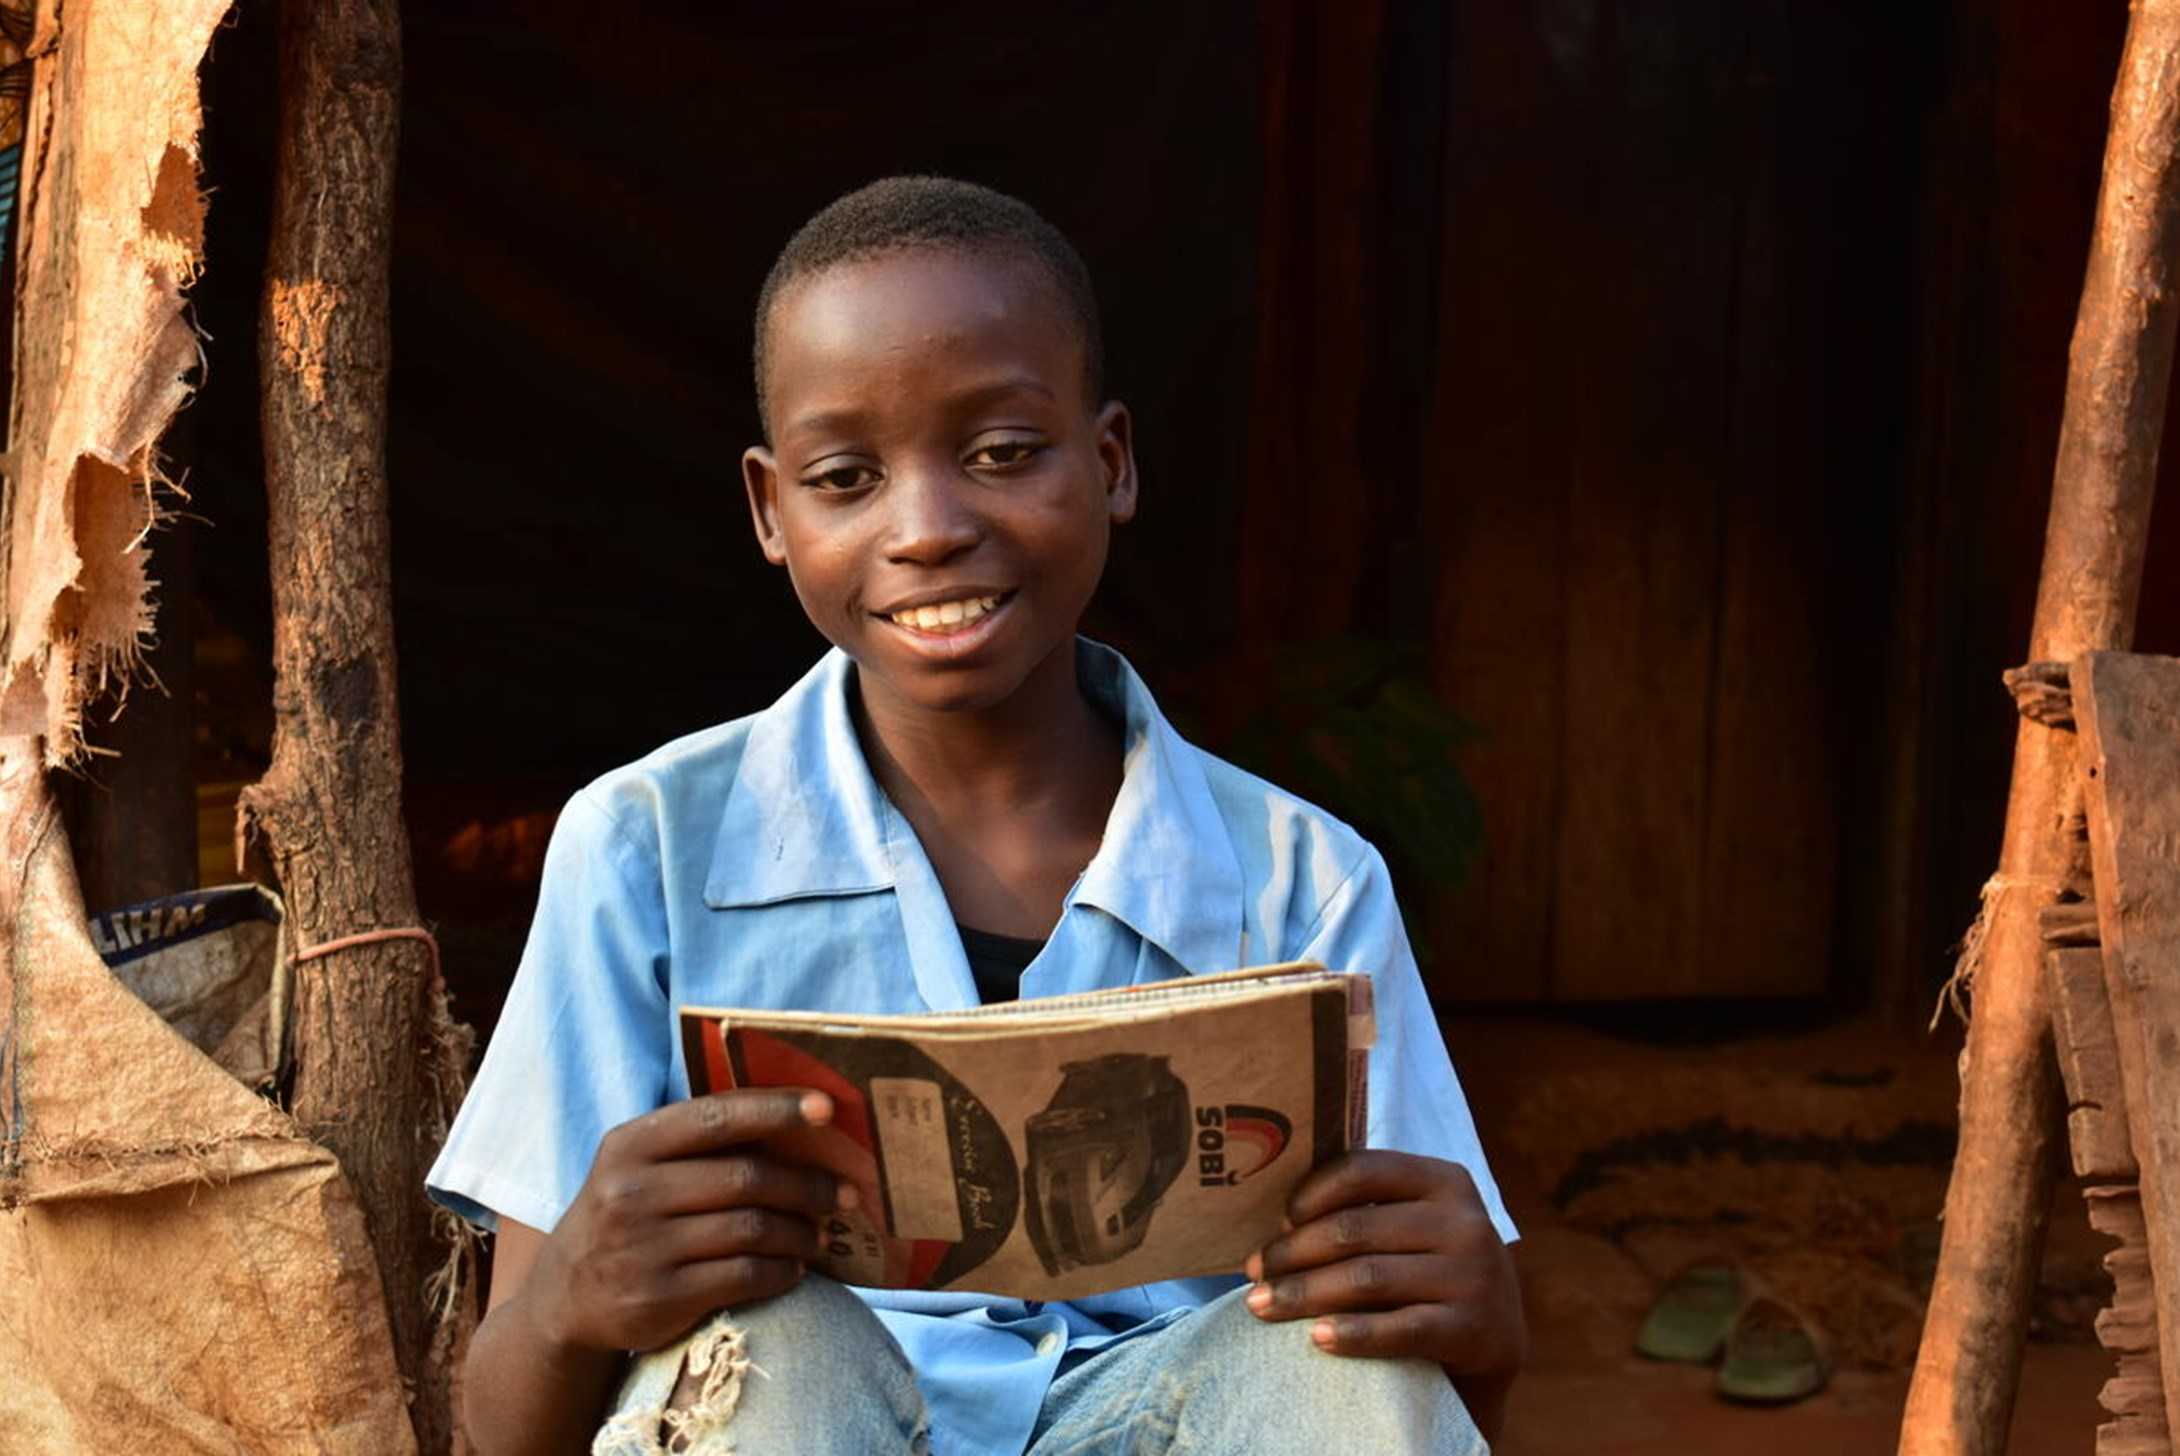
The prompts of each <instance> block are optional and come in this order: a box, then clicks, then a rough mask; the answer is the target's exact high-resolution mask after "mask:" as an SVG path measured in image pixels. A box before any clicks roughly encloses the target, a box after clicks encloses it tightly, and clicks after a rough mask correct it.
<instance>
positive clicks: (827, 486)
mask: <svg viewBox="0 0 2180 1456" xmlns="http://www.w3.org/2000/svg"><path fill="white" fill-rule="evenodd" d="M802 483H803V485H804V486H805V487H806V488H807V489H810V490H821V491H827V492H830V493H833V494H840V493H843V492H846V491H852V490H862V489H864V488H865V487H867V486H872V485H876V484H877V483H878V472H877V471H875V470H873V469H871V467H869V466H868V465H834V466H830V467H828V468H826V469H824V470H816V471H812V472H811V473H810V474H808V475H805V476H803V477H802Z"/></svg>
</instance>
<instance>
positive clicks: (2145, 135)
mask: <svg viewBox="0 0 2180 1456" xmlns="http://www.w3.org/2000/svg"><path fill="white" fill-rule="evenodd" d="M2176 257H2180V0H2135V5H2134V11H2133V17H2132V19H2131V21H2130V23H2129V25H2128V29H2127V42H2126V47H2125V50H2124V51H2123V53H2122V55H2121V59H2120V70H2119V80H2118V84H2117V86H2116V87H2115V88H2114V92H2113V97H2112V128H2111V133H2110V137H2109V139H2108V141H2107V143H2106V147H2105V160H2104V180H2103V185H2102V188H2101V190H2100V192H2099V194H2098V198H2097V218H2096V231H2095V234H2094V236H2093V238H2092V241H2091V244H2090V253H2089V268H2088V273H2087V276H2086V277H2085V278H2084V280H2083V284H2082V301H2081V309H2080V312H2079V313H2078V315H2077V316H2076V321H2075V328H2074V343H2073V349H2072V353H2071V358H2070V362H2069V367H2068V371H2067V389H2066V407H2065V414H2064V417H2063V420H2062V423H2061V426H2060V433H2059V455H2058V462H2057V466H2056V468H2055V470H2054V472H2053V479H2052V499H2051V516H2050V519H2049V522H2048V524H2047V525H2046V528H2045V539H2044V565H2043V573H2042V577H2041V579H2040V582H2039V586H2038V591H2037V601H2036V616H2035V623H2034V627H2033V629H2032V631H2031V635H2030V644H2029V655H2030V659H2031V660H2032V661H2035V662H2071V661H2073V660H2074V659H2075V658H2077V657H2079V656H2080V655H2081V654H2082V653H2084V652H2090V651H2096V650H2100V649H2124V648H2126V647H2127V646H2128V644H2129V642H2130V641H2131V639H2132V638H2133V635H2134V620H2135V607H2136V602H2137V599H2138V597H2139V596H2140V593H2141V586H2142V565H2143V554H2144V549H2145V546H2146V542H2147V538H2148V529H2149V516H2150V502H2151V496H2152V492H2153V489H2154V486H2155V482H2156V476H2157V454H2158V446H2159V442H2160V439H2161V436H2162V434H2163V430H2164V405H2165V397H2166V390H2167V388H2168V386H2169V384H2170V381H2171V375H2172V353H2173V330H2174V322H2175V319H2176V317H2180V298H2176V296H2175V294H2174V291H2173V284H2174V279H2173V270H2174V267H2175V262H2176ZM2074 757H2075V737H2074V734H2073V733H2072V732H2071V731H2070V730H2068V729H2065V728H2059V727H2050V726H2046V725H2044V724H2042V723H2038V722H2035V721H2033V720H2031V719H2029V718H2027V717H2023V718H2022V720H2021V723H2020V727H2019V729H2018V732H2017V736H2016V738H2015V745H2014V771H2013V784H2012V789H2011V792H2010V795H2009V798H2008V801H2007V810H2006V832H2005V839H2004V843H2003V846H2002V847H2001V849H2000V851H1999V864H1998V874H1997V876H1996V877H1995V878H1994V879H1993V881H1992V885H1991V889H1990V891H1989V894H1988V897H1987V902H1986V907H1985V917H1984V921H1983V926H1982V931H1983V933H1982V935H1981V955H1980V963H1979V964H1978V965H1977V966H1976V967H1975V968H1974V969H1975V979H1974V986H1973V994H1974V1016H1973V1019H1972V1020H1971V1021H1970V1023H1969V1030H1968V1049H1967V1054H1966V1059H1965V1066H1964V1071H1963V1082H1962V1089H1961V1131H1960V1152H1959V1156H1958V1158H1957V1159H1956V1161H1955V1163H1954V1168H1953V1180H1952V1185H1951V1187H1950V1189H1949V1190H1948V1192H1947V1195H1946V1210H1945V1241H1944V1244H1943V1247H1942V1249H1941V1251H1940V1254H1939V1260H1938V1271H1937V1279H1936V1283H1935V1285H1934V1287H1933V1289H1932V1291H1931V1300H1930V1313H1929V1316H1928V1319H1927V1321H1926V1322H1925V1324H1924V1327H1923V1343H1922V1350H1921V1353H1920V1355H1919V1356H1918V1358H1917V1360H1916V1366H1915V1378H1914V1382H1913V1384H1912V1385H1911V1386H1910V1387H1909V1391H1908V1404H1907V1412H1906V1416H1905V1419H1904V1421H1903V1424H1902V1428H1901V1436H1900V1451H1901V1452H1902V1456H1938V1453H1955V1452H1959V1453H1975V1456H1998V1453H2000V1452H2002V1451H2003V1450H2004V1449H2005V1445H2006V1436H2007V1431H2008V1428H2009V1426H2010V1424H2011V1419H2012V1412H2013V1402H2014V1393H2015V1389H2016V1386H2017V1384H2018V1382H2019V1378H2020V1372H2021V1344H2022V1339H2023V1336H2024V1334H2025V1332H2026V1329H2027V1324H2028V1310H2029V1299H2030V1296H2031V1295H2032V1293H2033V1292H2034V1286H2035V1276H2036V1267H2037V1260H2038V1256H2039V1253H2040V1251H2041V1246H2042V1240H2043V1223H2044V1208H2045V1205H2046V1202H2047V1201H2048V1195H2049V1192H2050V1180H2051V1174H2052V1168H2053V1152H2054V1134H2055V1132H2056V1130H2057V1128H2058V1125H2059V1124H2058V1099H2057V1077H2056V1066H2055V1063H2054V1060H2053V1052H2052V1040H2051V1011H2050V1005H2049V1002H2048V1000H2047V995H2046V989H2045V979H2044V975H2043V951H2044V947H2043V943H2042V941H2041V939H2040V937H2039V935H2038V933H2037V917H2038V914H2039V913H2040V912H2041V911H2042V910H2043V909H2044V908H2045V907H2046V906H2048V905H2050V904H2051V903H2052V901H2053V900H2054V899H2055V898H2056V896H2057V894H2058V891H2059V886H2060V881H2061V878H2062V877H2063V875H2064V874H2065V871H2066V863H2067V855H2068V847H2067V844H2066V841H2065V835H2064V830H2063V828H2062V825H2063V821H2064V820H2065V819H2066V817H2067V816H2068V814H2069V813H2070V812H2072V811H2073V810H2074V809H2076V808H2078V807H2079V804H2078V799H2079V790H2078V788H2077V787H2076V785H2075V777H2074ZM1971 943H1972V944H1973V943H1974V941H1973V938H1972V942H1971ZM1964 959H1965V960H1971V961H1973V960H1977V959H1978V957H1977V956H1976V954H1975V952H1974V951H1973V950H1972V951H1971V952H1970V954H1969V956H1967V957H1965V958H1964Z"/></svg>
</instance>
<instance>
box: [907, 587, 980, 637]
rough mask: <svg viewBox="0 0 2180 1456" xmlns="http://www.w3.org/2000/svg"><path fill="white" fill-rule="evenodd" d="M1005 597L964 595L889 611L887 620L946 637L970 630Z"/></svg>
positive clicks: (915, 630) (911, 629) (916, 630)
mask: <svg viewBox="0 0 2180 1456" xmlns="http://www.w3.org/2000/svg"><path fill="white" fill-rule="evenodd" d="M1004 599H1005V594H1004V593H1002V594H1001V595H999V596H989V597H962V598H960V599H959V600H957V601H951V602H933V603H931V604H930V605H928V606H921V607H904V608H902V609H901V610H900V611H898V612H888V613H887V614H886V620H888V621H890V622H892V623H893V624H894V625H896V626H900V627H906V628H908V629H909V630H910V631H912V632H929V633H933V634H935V635H937V636H941V637H945V636H950V635H952V634H953V633H956V632H961V631H966V630H967V629H968V628H970V627H972V626H974V625H975V624H976V622H977V621H978V619H979V618H981V617H983V616H984V615H985V614H986V613H988V612H990V611H991V610H992V609H993V608H994V607H996V606H998V605H999V604H1000V602H1001V601H1003V600H1004Z"/></svg>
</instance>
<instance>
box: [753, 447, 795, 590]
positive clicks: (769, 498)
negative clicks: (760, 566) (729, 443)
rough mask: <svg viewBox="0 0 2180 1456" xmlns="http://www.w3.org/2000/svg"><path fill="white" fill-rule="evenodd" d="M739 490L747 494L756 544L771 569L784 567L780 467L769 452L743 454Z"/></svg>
mask: <svg viewBox="0 0 2180 1456" xmlns="http://www.w3.org/2000/svg"><path fill="white" fill-rule="evenodd" d="M742 486H743V488H744V489H745V490H747V491H748V492H749V519H750V524H751V525H753V526H755V527H756V528H757V544H758V545H759V546H761V547H763V548H764V553H765V560H767V561H769V562H771V563H772V564H773V565H774V566H785V565H786V564H787V539H786V536H785V534H784V533H783V532H782V531H781V530H780V465H779V462H778V461H777V460H775V459H774V458H773V456H772V452H771V451H770V450H767V449H766V448H765V447H764V446H762V445H752V446H750V447H749V448H748V449H747V450H744V451H743V452H742Z"/></svg>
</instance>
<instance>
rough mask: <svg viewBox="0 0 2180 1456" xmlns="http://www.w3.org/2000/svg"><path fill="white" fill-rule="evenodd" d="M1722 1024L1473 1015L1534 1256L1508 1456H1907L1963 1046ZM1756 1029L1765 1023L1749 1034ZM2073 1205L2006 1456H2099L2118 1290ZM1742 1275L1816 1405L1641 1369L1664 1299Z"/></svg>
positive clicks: (1480, 1076)
mask: <svg viewBox="0 0 2180 1456" xmlns="http://www.w3.org/2000/svg"><path fill="white" fill-rule="evenodd" d="M1769 1019H1770V1020H1771V1021H1772V1022H1773V1023H1774V1024H1773V1026H1772V1027H1771V1028H1770V1029H1766V1028H1765V1027H1764V1026H1763V1025H1762V1024H1761V1021H1762V1018H1752V1017H1750V1016H1749V1015H1748V1014H1746V1013H1745V1012H1744V1013H1741V1014H1739V1015H1736V1014H1732V1013H1719V1012H1717V1011H1715V1010H1714V1011H1711V1012H1704V1011H1700V1010H1698V1011H1688V1010H1685V1009H1684V1010H1680V1011H1672V1010H1666V1011H1659V1012H1654V1013H1646V1012H1634V1013H1629V1014H1628V1015H1625V1016H1612V1015H1596V1016H1591V1017H1589V1018H1587V1019H1586V1024H1583V1023H1577V1022H1574V1021H1569V1020H1559V1019H1548V1018H1543V1017H1537V1016H1530V1015H1507V1014H1500V1013H1489V1012H1483V1013H1479V1012H1466V1013H1457V1014H1455V1015H1452V1016H1450V1017H1448V1018H1447V1024H1446V1031H1447V1039H1448V1041H1449V1043H1450V1044H1451V1045H1452V1047H1453V1052H1454V1060H1455V1063H1456V1065H1457V1066H1458V1067H1459V1068H1460V1071H1461V1075H1462V1079H1463V1081H1464V1083H1465V1084H1466V1087H1467V1090H1468V1093H1469V1097H1470V1101H1471V1103H1472V1104H1473V1106H1474V1108H1475V1110H1476V1114H1477V1121H1478V1124H1479V1126H1480V1127H1481V1129H1482V1131H1483V1136H1484V1141H1485V1145H1486V1147H1487V1149H1488V1150H1489V1151H1490V1154H1491V1157H1492V1164H1493V1168H1494V1170H1495V1171H1496V1172H1497V1174H1498V1177H1499V1180H1500V1183H1501V1186H1502V1188H1503V1190H1504V1192H1505V1194H1506V1196H1507V1200H1508V1204H1509V1207H1510V1209H1511V1211H1512V1212H1513V1215H1514V1217H1515V1219H1516V1221H1517V1222H1518V1223H1519V1224H1520V1225H1521V1227H1522V1231H1523V1235H1524V1237H1523V1241H1522V1243H1521V1244H1520V1245H1518V1246H1517V1251H1516V1254H1517V1262H1518V1264H1519V1265H1520V1268H1521V1271H1522V1279H1523V1287H1524V1295H1525V1298H1526V1301H1527V1304H1528V1309H1529V1320H1530V1329H1531V1335H1532V1339H1533V1346H1534V1348H1533V1353H1532V1357H1531V1361H1530V1365H1529V1369H1528V1371H1527V1373H1526V1374H1525V1375H1524V1377H1523V1379H1522V1381H1521V1383H1520V1384H1519V1385H1518V1386H1517V1387H1516V1388H1515V1393H1514V1398H1513V1403H1512V1406H1511V1409H1510V1412H1509V1417H1508V1428H1507V1432H1506V1435H1505V1438H1504V1439H1503V1441H1502V1442H1501V1445H1500V1447H1499V1450H1500V1453H1501V1456H1562V1453H1575V1452H1581V1453H1585V1456H1704V1453H1713V1452H1717V1453H1743V1452H1752V1451H1761V1452H1762V1453H1764V1456H1819V1453H1822V1456H1841V1453H1848V1456H1852V1453H1862V1452H1873V1453H1876V1452H1890V1451H1892V1450H1894V1448H1895V1446H1896V1444H1897V1442H1898V1439H1899V1429H1900V1419H1901V1412H1902V1408H1903V1406H1904V1405H1905V1402H1906V1398H1907V1386H1908V1376H1909V1366H1910V1365H1911V1363H1912V1360H1913V1355H1914V1349H1915V1344H1916V1340H1917V1337H1918V1334H1919V1330H1920V1316H1921V1300H1922V1295H1923V1294H1924V1293H1925V1292H1926V1291H1927V1287H1928V1278H1929V1270H1930V1265H1931V1262H1932V1260H1933V1258H1934V1253H1935V1246H1936V1239H1937V1216H1938V1213H1939V1211H1940V1209H1941V1208H1942V1206H1943V1197H1944V1191H1945V1179H1946V1176H1947V1173H1948V1171H1949V1166H1950V1153H1951V1138H1952V1131H1953V1126H1952V1123H1953V1105H1954V1099H1955V1097H1956V1096H1957V1084H1956V1082H1955V1080H1954V1075H1955V1074H1954V1058H1955V1056H1956V1054H1957V1052H1958V1047H1959V1036H1958V1032H1957V1030H1955V1029H1951V1028H1948V1029H1946V1030H1942V1031H1940V1032H1939V1033H1937V1034H1935V1035H1925V1034H1923V1033H1921V1032H1920V1031H1906V1032H1889V1031H1886V1030H1884V1029H1882V1028H1880V1027H1877V1026H1875V1025H1874V1024H1872V1023H1869V1022H1845V1023H1834V1024H1831V1025H1828V1026H1822V1027H1819V1028H1817V1029H1814V1030H1800V1029H1796V1030H1792V1031H1783V1030H1779V1029H1778V1026H1780V1025H1782V1024H1786V1023H1788V1022H1790V1021H1791V1020H1792V1018H1791V1017H1789V1016H1779V1015H1776V1014H1774V1015H1773V1016H1771V1017H1770V1018H1769ZM1752 1023H1753V1024H1752ZM2105 1242H2106V1241H2105V1240H2103V1239H2102V1238H2101V1237H2100V1236H2098V1235H2096V1234H2094V1233H2092V1232H2091V1231H2090V1229H2089V1228H2088V1225H2087V1222H2086V1220H2085V1219H2084V1218H2083V1215H2082V1212H2081V1198H2080V1195H2079V1192H2078V1191H2077V1190H2076V1189H2075V1188H2074V1187H2073V1186H2072V1185H2071V1184H2068V1185H2062V1186H2061V1187H2060V1188H2059V1189H2058V1190H2056V1193H2055V1196H2054V1200H2053V1214H2052V1220H2051V1233H2050V1237H2049V1239H2048V1241H2047V1246H2046V1250H2045V1255H2044V1272H2043V1276H2042V1279H2041V1281H2040V1288H2039V1294H2038V1299H2037V1306H2036V1315H2035V1321H2034V1326H2033V1330H2032V1337H2031V1339H2030V1342H2029V1344H2028V1346H2027V1349H2026V1354H2025V1359H2024V1365H2023V1373H2022V1381H2021V1395H2020V1399H2019V1401H2018V1403H2017V1407H2016V1412H2015V1419H2014V1425H2013V1432H2012V1438H2011V1442H2010V1445H2009V1447H2008V1449H2009V1451H2011V1452H2013V1453H2016V1456H2074V1453H2080V1456H2088V1453H2090V1452H2092V1451H2093V1450H2094V1448H2095V1444H2096V1425H2097V1422H2098V1421H2099V1420H2100V1419H2101V1412H2100V1411H2099V1409H2098V1406H2097V1401H2096V1397H2097V1391H2098V1389H2099V1387H2100V1386H2101V1385H2102V1384H2103V1383H2104V1380H2105V1378H2106V1377H2107V1375H2108V1374H2109V1373H2110V1369H2111V1363H2110V1359H2109V1357H2108V1356H2107V1355H2106V1354H2105V1353H2104V1351H2103V1350H2102V1349H2101V1348H2100V1347H2099V1346H2097V1345H2096V1344H2095V1343H2094V1339H2093V1336H2092V1333H2091V1330H2090V1321H2091V1320H2092V1319H2093V1318H2094V1315H2095V1311H2096V1310H2097V1308H2098V1307H2100V1306H2101V1305H2102V1303H2103V1302H2104V1299H2105V1297H2106V1295H2107V1294H2108V1291H2109V1285H2108V1283H2107V1282H2106V1280H2105V1278H2104V1275H2103V1273H2102V1270H2101V1267H2100V1266H2099V1263H2098V1260H2099V1259H2100V1258H2101V1256H2102V1253H2103V1249H2104V1247H2105ZM1712 1255H1724V1256H1727V1257H1730V1258H1733V1259H1736V1260H1739V1261H1741V1262H1742V1263H1743V1264H1744V1266H1745V1267H1748V1268H1750V1269H1752V1270H1754V1271H1756V1273H1757V1274H1758V1275H1759V1277H1762V1278H1764V1279H1765V1281H1766V1282H1767V1283H1769V1284H1770V1285H1771V1286H1772V1287H1773V1288H1775V1289H1777V1290H1779V1291H1780V1292H1781V1293H1784V1294H1787V1295H1789V1296H1790V1297H1791V1298H1792V1300H1793V1302H1794V1303H1795V1304H1796V1306H1797V1307H1798V1308H1801V1309H1803V1310H1804V1311H1806V1312H1807V1313H1808V1314H1809V1317H1810V1321H1811V1323H1812V1324H1815V1325H1817V1326H1819V1327H1820V1329H1822V1330H1823V1332H1824V1335H1825V1338H1826V1339H1827V1341H1828V1342H1829V1344H1830V1345H1831V1347H1832V1352H1833V1362H1834V1369H1833V1373H1832V1376H1831V1379H1830V1381H1829V1383H1828V1384H1827V1386H1826V1387H1825V1388H1824V1389H1823V1390H1822V1391H1820V1392H1819V1393H1817V1394H1816V1395H1814V1396H1811V1397H1809V1398H1808V1399H1806V1400H1804V1401H1801V1402H1799V1403H1797V1404H1794V1405H1790V1406H1784V1407H1769V1408H1765V1407H1746V1406H1736V1405H1732V1404H1729V1403H1727V1402H1726V1401H1724V1400H1722V1399H1720V1398H1719V1397H1718V1395H1717V1394H1716V1391H1715V1389H1714V1381H1715V1372H1714V1371H1712V1370H1710V1369H1708V1368H1703V1367H1695V1366H1688V1365H1673V1364H1661V1363H1657V1362H1653V1361H1649V1360H1646V1359H1643V1358H1642V1357H1640V1356H1638V1355H1637V1354H1635V1352H1634V1339H1635V1332H1636V1330H1637V1328H1638V1327H1639V1326H1640V1324H1641V1321H1642V1318H1643V1315H1644V1312H1645V1311H1646V1310H1647V1309H1648V1307H1649V1304H1650V1302H1651V1300H1652V1298H1654V1296H1655V1294H1656V1292H1657V1290H1658V1288H1659V1287H1660V1284H1661V1282H1662V1281H1663V1280H1664V1279H1665V1278H1666V1277H1668V1276H1669V1275H1670V1274H1671V1273H1672V1272H1673V1271H1674V1270H1675V1269H1677V1268H1679V1267H1680V1266H1682V1265H1683V1264H1685V1263H1687V1262H1688V1261H1690V1260H1691V1259H1694V1258H1698V1257H1706V1256H1712Z"/></svg>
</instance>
